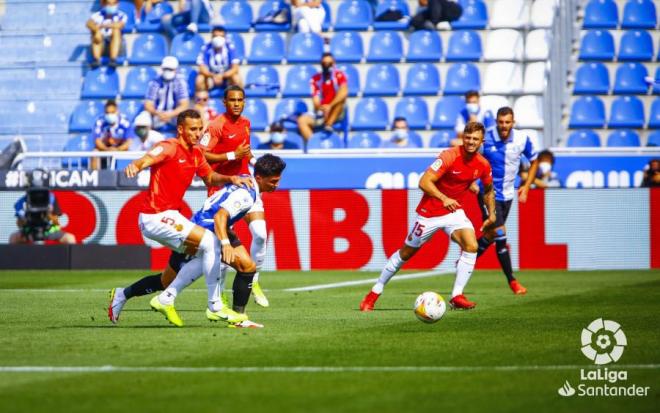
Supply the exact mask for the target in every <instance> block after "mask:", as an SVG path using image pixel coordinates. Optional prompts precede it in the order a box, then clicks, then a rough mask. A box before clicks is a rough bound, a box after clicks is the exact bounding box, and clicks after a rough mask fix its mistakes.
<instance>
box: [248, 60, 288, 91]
mask: <svg viewBox="0 0 660 413" xmlns="http://www.w3.org/2000/svg"><path fill="white" fill-rule="evenodd" d="M279 89H280V78H279V76H278V74H277V70H275V68H273V67H271V66H254V67H252V68H251V69H250V71H248V73H247V76H246V79H245V94H246V96H248V97H253V96H257V97H263V96H269V97H275V96H277V92H278V91H279Z"/></svg>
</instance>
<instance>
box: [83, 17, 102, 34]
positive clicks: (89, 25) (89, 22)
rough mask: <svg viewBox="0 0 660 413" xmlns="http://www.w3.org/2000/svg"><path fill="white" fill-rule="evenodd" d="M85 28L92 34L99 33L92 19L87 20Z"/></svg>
mask: <svg viewBox="0 0 660 413" xmlns="http://www.w3.org/2000/svg"><path fill="white" fill-rule="evenodd" d="M86 26H87V28H88V29H89V30H90V31H91V32H92V33H96V32H98V31H99V25H98V24H96V22H95V21H94V19H89V20H87V24H86Z"/></svg>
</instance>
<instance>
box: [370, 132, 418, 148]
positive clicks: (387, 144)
mask: <svg viewBox="0 0 660 413" xmlns="http://www.w3.org/2000/svg"><path fill="white" fill-rule="evenodd" d="M393 139H394V134H389V136H387V138H385V139H382V140H381V142H380V147H381V148H388V149H417V148H423V147H424V141H423V140H422V137H421V136H419V134H418V133H417V132H415V131H413V130H410V131H408V142H407V143H406V145H404V146H400V145H398V144H396V143H395V142H393Z"/></svg>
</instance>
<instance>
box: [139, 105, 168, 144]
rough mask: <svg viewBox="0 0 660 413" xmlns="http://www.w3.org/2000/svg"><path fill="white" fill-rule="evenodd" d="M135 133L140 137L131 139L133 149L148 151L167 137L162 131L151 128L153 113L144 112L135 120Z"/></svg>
mask: <svg viewBox="0 0 660 413" xmlns="http://www.w3.org/2000/svg"><path fill="white" fill-rule="evenodd" d="M133 134H134V135H135V136H137V138H138V139H131V150H132V151H145V152H146V151H148V150H149V149H151V147H152V146H154V145H155V144H157V143H158V142H160V141H162V140H164V139H165V136H163V134H162V133H160V132H158V131H155V130H153V129H151V115H149V114H148V113H147V112H142V113H140V114H139V115H137V116H136V117H135V120H134V121H133Z"/></svg>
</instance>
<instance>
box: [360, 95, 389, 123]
mask: <svg viewBox="0 0 660 413" xmlns="http://www.w3.org/2000/svg"><path fill="white" fill-rule="evenodd" d="M354 114H355V116H354V117H353V124H352V125H351V126H352V128H353V129H354V130H373V129H386V128H387V126H388V125H389V124H390V121H389V112H388V110H387V105H386V104H385V101H383V99H381V98H378V97H373V98H364V99H361V100H360V101H359V102H358V103H357V105H355V111H354Z"/></svg>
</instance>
